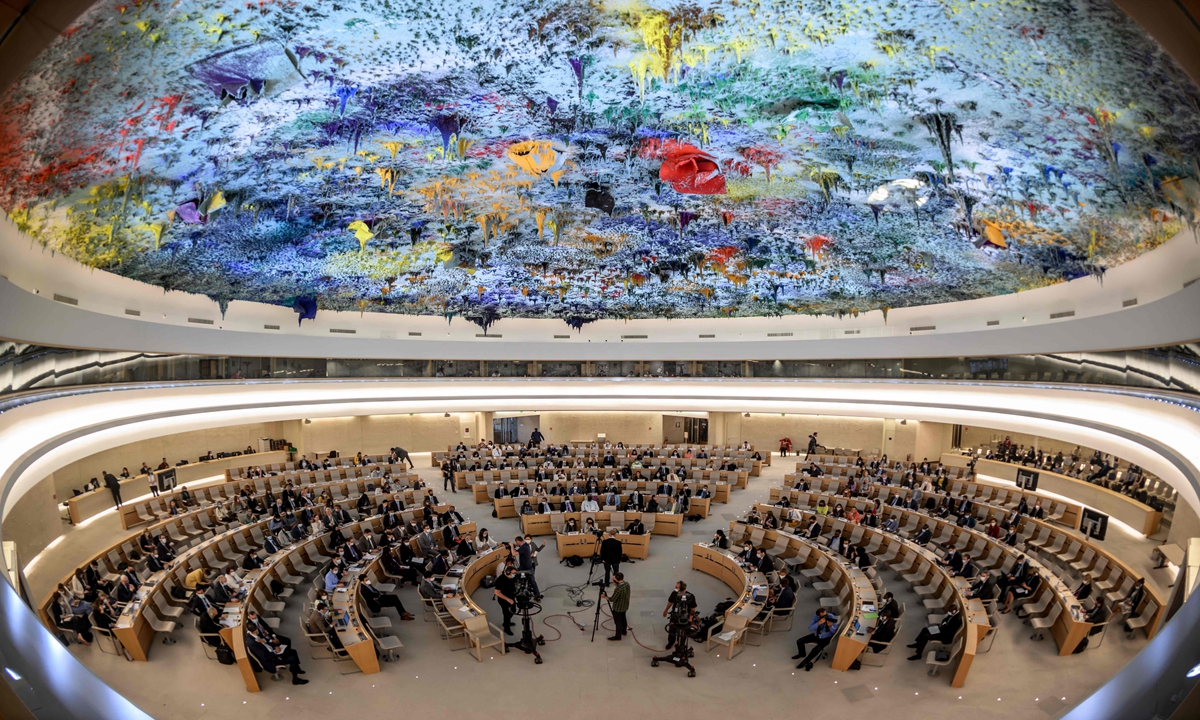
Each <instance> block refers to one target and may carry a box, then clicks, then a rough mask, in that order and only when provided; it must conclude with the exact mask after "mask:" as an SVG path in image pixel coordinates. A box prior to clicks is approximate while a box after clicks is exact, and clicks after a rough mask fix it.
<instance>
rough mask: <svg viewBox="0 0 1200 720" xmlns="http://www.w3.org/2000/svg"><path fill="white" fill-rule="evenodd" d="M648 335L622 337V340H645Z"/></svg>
mask: <svg viewBox="0 0 1200 720" xmlns="http://www.w3.org/2000/svg"><path fill="white" fill-rule="evenodd" d="M648 337H650V336H649V335H622V336H621V339H622V340H645V339H646V338H648Z"/></svg>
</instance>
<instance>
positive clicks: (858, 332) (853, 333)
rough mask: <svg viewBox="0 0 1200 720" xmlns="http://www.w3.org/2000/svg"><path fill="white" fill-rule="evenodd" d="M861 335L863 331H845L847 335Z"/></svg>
mask: <svg viewBox="0 0 1200 720" xmlns="http://www.w3.org/2000/svg"><path fill="white" fill-rule="evenodd" d="M861 333H862V330H846V331H844V334H845V335H859V334H861Z"/></svg>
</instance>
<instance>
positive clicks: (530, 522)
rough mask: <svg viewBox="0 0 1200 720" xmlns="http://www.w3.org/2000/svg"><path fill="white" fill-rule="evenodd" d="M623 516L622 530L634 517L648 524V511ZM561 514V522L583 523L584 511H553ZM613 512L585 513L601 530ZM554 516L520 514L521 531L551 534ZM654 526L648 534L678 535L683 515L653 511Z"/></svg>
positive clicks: (608, 522)
mask: <svg viewBox="0 0 1200 720" xmlns="http://www.w3.org/2000/svg"><path fill="white" fill-rule="evenodd" d="M622 514H623V515H624V516H625V517H624V519H623V520H622V522H621V527H620V529H622V530H624V529H625V528H626V527H629V523H631V522H633V521H634V519H635V518H637V519H639V520H641V521H642V522H643V523H647V524H648V518H649V517H650V514H649V513H637V512H627V513H622ZM555 515H561V516H562V518H561V520H562V522H564V523H565V522H566V521H567V518H575V521H576V522H578V523H579V526H580V528H582V527H583V525H584V517H585V513H578V512H576V513H555ZM612 515H613V513H611V512H608V511H605V510H601V511H600V512H597V513H587V514H586V516H587V517H591V518H592V519H594V520H595V521H596V525H597V526H598V527H599V528H600V529H601V530H606V529H608V527H609V525H610V524H611V522H612ZM554 519H555V518H554V517H553V516H552V515H547V514H541V515H522V516H521V531H522V532H524V533H526V534H528V535H552V534H554V532H555V530H556V528H555V527H554ZM653 519H654V527H653V528H651V529H650V533H649V534H650V535H670V536H671V537H679V535H680V533H681V532H682V531H683V516H682V515H676V514H674V513H653Z"/></svg>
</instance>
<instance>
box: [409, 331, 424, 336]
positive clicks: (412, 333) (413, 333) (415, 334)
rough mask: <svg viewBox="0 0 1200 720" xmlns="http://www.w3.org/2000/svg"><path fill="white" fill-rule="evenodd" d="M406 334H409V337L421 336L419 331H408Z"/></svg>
mask: <svg viewBox="0 0 1200 720" xmlns="http://www.w3.org/2000/svg"><path fill="white" fill-rule="evenodd" d="M408 336H409V337H421V333H419V332H410V333H409V334H408Z"/></svg>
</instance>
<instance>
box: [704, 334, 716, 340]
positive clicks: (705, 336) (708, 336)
mask: <svg viewBox="0 0 1200 720" xmlns="http://www.w3.org/2000/svg"><path fill="white" fill-rule="evenodd" d="M715 337H716V335H701V336H700V339H701V340H712V339H713V338H715Z"/></svg>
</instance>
